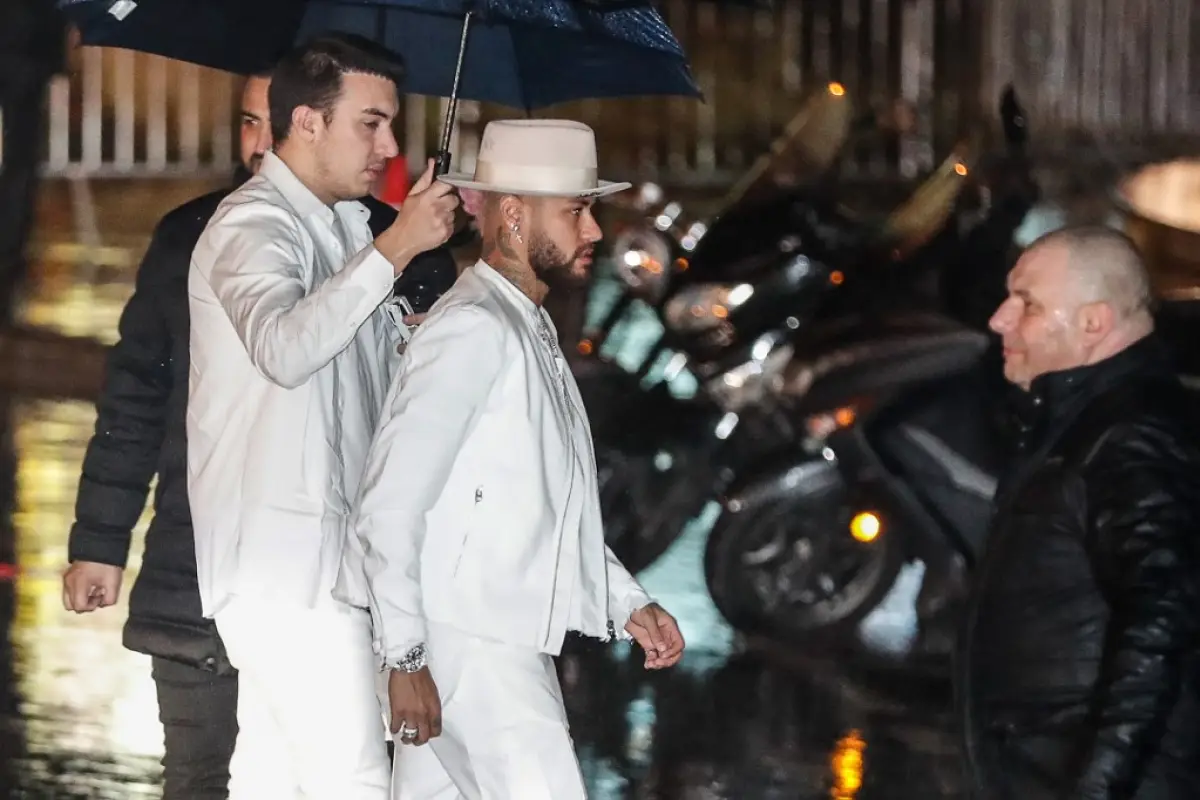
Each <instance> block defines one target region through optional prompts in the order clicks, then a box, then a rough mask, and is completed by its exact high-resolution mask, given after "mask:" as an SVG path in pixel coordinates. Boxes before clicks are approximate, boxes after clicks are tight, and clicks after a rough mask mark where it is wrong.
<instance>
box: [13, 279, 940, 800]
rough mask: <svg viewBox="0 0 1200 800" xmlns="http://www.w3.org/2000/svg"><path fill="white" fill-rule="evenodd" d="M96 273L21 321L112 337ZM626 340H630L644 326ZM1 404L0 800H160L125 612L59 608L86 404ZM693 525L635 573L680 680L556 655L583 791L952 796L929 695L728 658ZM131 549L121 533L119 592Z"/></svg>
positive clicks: (734, 646) (929, 691)
mask: <svg viewBox="0 0 1200 800" xmlns="http://www.w3.org/2000/svg"><path fill="white" fill-rule="evenodd" d="M104 277H105V279H104V280H103V281H99V282H98V288H97V289H95V290H94V291H89V290H88V289H87V288H86V287H84V288H81V287H79V286H78V285H77V284H72V285H69V286H68V285H67V284H63V283H62V282H57V283H56V282H54V281H49V282H48V281H46V280H40V281H39V282H38V283H37V284H36V286H35V292H34V294H33V296H32V297H31V298H30V299H29V305H28V307H29V309H30V316H33V317H36V318H37V321H38V322H39V323H41V324H45V325H48V326H51V327H55V328H58V329H60V330H64V331H69V332H71V333H75V334H81V335H94V336H98V337H100V338H101V339H103V340H106V341H111V340H112V338H113V334H114V331H115V321H116V315H117V312H118V311H119V308H120V304H121V303H123V301H124V298H125V297H126V296H127V294H128V290H129V275H128V274H127V273H126V274H117V273H112V274H108V275H106V276H104ZM631 330H632V331H633V332H632V333H630V332H629V331H626V334H628V336H629V341H630V342H631V343H633V344H636V340H637V339H638V337H639V335H641V334H639V333H638V332H639V331H644V328H642V327H639V326H634V328H632V329H631ZM631 346H632V345H631ZM0 404H2V405H3V407H2V408H0V422H2V423H3V425H2V426H0V433H2V434H3V437H2V439H3V444H2V448H0V514H2V516H3V519H2V520H0V524H2V525H4V526H5V527H4V528H3V530H2V533H0V562H3V564H5V565H8V564H12V563H16V564H19V565H20V568H19V570H15V571H14V570H13V569H12V568H10V567H6V566H0V569H3V570H4V572H3V573H2V574H0V626H3V631H0V633H2V634H3V635H2V636H0V642H3V648H2V649H0V797H13V798H37V799H38V800H41V799H42V798H91V799H94V800H101V799H102V798H114V799H115V798H153V797H158V796H159V792H160V790H159V788H158V776H159V774H160V767H159V765H158V760H159V758H160V756H161V753H162V730H161V727H160V725H159V723H158V719H157V708H156V705H155V697H154V685H153V683H152V682H151V680H150V667H149V660H148V659H147V658H146V657H144V656H141V655H138V654H136V653H131V652H129V651H126V650H124V649H123V648H122V646H121V635H120V634H121V625H122V623H123V621H124V616H125V607H124V603H123V602H122V603H121V604H120V605H118V606H116V607H113V608H110V609H106V610H104V611H101V612H98V613H94V614H91V615H85V616H76V615H74V614H68V613H67V612H65V611H63V609H62V604H61V584H60V581H59V573H60V570H61V569H62V566H63V564H64V561H65V557H66V540H67V532H68V530H69V528H70V524H71V522H72V519H73V504H74V498H75V489H76V485H77V482H78V473H79V468H80V463H81V460H82V457H83V450H84V448H85V446H86V444H87V440H88V438H89V437H90V435H91V432H92V423H93V420H94V412H93V409H92V407H91V405H90V404H88V403H82V402H74V401H71V402H67V401H47V400H38V399H30V398H0ZM14 478H15V484H16V487H15V491H14V489H13V486H12V484H13V479H14ZM10 509H11V513H10V511H9V510H10ZM145 521H146V520H145V518H144V519H143V525H142V526H140V527H139V531H140V530H141V529H142V528H144V523H145ZM706 522H709V521H708V520H705V519H701V520H698V521H697V522H696V523H695V524H694V525H693V526H692V528H691V529H690V530H689V531H688V533H687V535H686V536H684V537H683V538H682V539H680V541H678V542H677V543H676V545H675V546H674V547H673V548H672V550H671V551H669V552H668V553H667V554H666V555H665V556H664V557H663V558H662V559H661V560H660V561H659V562H658V563H657V564H655V565H653V566H652V567H651V568H650V569H649V570H647V571H646V572H645V573H644V574H643V575H642V578H643V580H644V582H645V584H646V586H647V588H648V589H649V591H650V592H651V594H652V595H654V596H656V597H657V598H658V599H660V600H661V601H662V602H663V604H664V605H665V606H667V607H668V608H669V609H671V610H672V611H673V612H674V613H675V614H676V615H677V616H678V617H679V619H680V623H681V625H682V627H683V629H684V635H685V637H686V638H687V639H688V641H689V643H690V649H689V652H688V654H687V656H686V658H685V661H684V664H683V665H681V667H680V668H678V669H676V670H674V671H671V672H668V673H656V674H648V673H646V672H645V671H644V670H642V669H641V668H640V665H639V662H638V660H637V659H636V658H627V656H628V655H629V648H628V647H627V646H624V645H620V646H616V647H613V648H607V649H605V648H600V647H594V646H591V645H589V644H585V643H582V642H577V643H574V646H573V647H571V648H570V650H569V652H568V654H567V655H566V656H564V658H563V659H562V663H561V664H560V666H561V670H562V673H563V683H564V688H565V691H566V695H567V698H568V710H569V712H570V715H571V720H572V730H573V734H574V736H575V740H576V744H577V747H578V749H579V753H580V756H581V760H582V763H583V764H584V769H585V773H586V776H587V779H588V783H589V786H590V791H591V796H592V797H593V798H596V800H617V799H618V798H627V799H628V800H651V799H652V798H653V799H656V800H724V799H726V798H728V799H730V800H777V799H778V800H783V799H784V798H787V800H805V799H807V798H833V799H834V800H849V799H850V798H862V800H872V799H874V800H888V799H890V798H896V799H897V800H899V798H905V800H908V799H909V798H922V800H938V798H953V797H960V796H962V794H963V793H962V791H961V778H960V775H961V771H960V759H959V756H958V753H957V750H956V746H955V739H954V736H953V733H952V731H953V725H952V718H951V716H950V714H949V696H948V691H947V689H946V687H945V686H944V685H941V684H940V683H938V682H936V681H935V682H930V683H921V682H916V681H913V680H911V679H908V678H901V677H899V675H900V673H891V672H889V673H879V672H877V671H863V670H861V669H857V668H856V667H855V665H853V664H848V663H844V662H839V661H837V660H824V661H822V660H820V659H819V656H820V655H821V654H805V655H806V656H807V657H808V658H809V660H807V661H805V660H801V659H799V658H779V657H778V656H770V657H765V656H756V655H747V654H744V653H742V652H741V647H740V645H739V643H738V641H737V638H736V637H735V636H734V634H733V632H732V631H730V630H729V629H728V627H727V626H725V625H724V623H723V622H722V621H721V620H720V618H719V617H718V616H717V613H716V611H715V609H714V608H713V607H712V604H711V602H710V601H709V599H708V595H707V593H706V591H705V588H704V583H703V578H702V575H701V570H700V563H701V554H702V551H703V545H704V535H705V532H706ZM140 552H141V537H140V535H137V534H135V536H134V544H133V550H132V552H131V557H130V569H129V571H128V573H127V576H126V581H127V582H126V586H125V587H124V588H125V589H126V590H127V588H128V586H129V581H131V580H132V579H133V578H134V577H135V573H136V568H137V565H138V563H139V560H140ZM914 581H919V576H914V575H911V574H909V575H907V576H906V577H903V578H902V579H901V581H900V584H901V585H898V587H897V589H896V591H895V592H894V593H893V594H894V597H893V598H892V599H891V600H890V601H889V603H887V604H885V608H884V609H882V610H881V611H880V612H879V613H878V614H876V615H874V617H873V618H871V619H868V621H867V623H866V626H865V628H866V629H865V630H864V634H865V636H864V638H866V639H867V640H869V641H873V642H875V644H877V645H878V646H879V647H883V648H887V647H892V648H893V649H895V648H897V647H899V648H902V647H903V644H904V642H905V641H907V639H908V637H909V636H910V635H911V597H912V594H913V592H914V590H915V583H914ZM123 594H124V592H123Z"/></svg>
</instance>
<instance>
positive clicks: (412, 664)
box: [383, 643, 425, 674]
mask: <svg viewBox="0 0 1200 800" xmlns="http://www.w3.org/2000/svg"><path fill="white" fill-rule="evenodd" d="M383 668H384V669H389V670H392V671H393V672H407V673H409V674H412V673H414V672H420V671H421V670H423V669H425V645H424V643H422V644H419V645H417V646H416V647H414V648H412V649H411V650H409V651H408V652H407V653H405V654H404V655H403V656H401V657H400V658H399V659H398V660H396V661H385V662H384V664H383Z"/></svg>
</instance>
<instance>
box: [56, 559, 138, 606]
mask: <svg viewBox="0 0 1200 800" xmlns="http://www.w3.org/2000/svg"><path fill="white" fill-rule="evenodd" d="M123 573H124V570H123V569H121V568H120V567H114V566H113V565H112V564H99V563H97V562H95V561H76V562H74V563H73V564H71V566H69V567H67V571H66V572H64V573H63V608H65V609H66V610H67V611H74V612H75V613H76V614H86V613H87V612H89V611H95V610H96V609H97V608H105V607H106V606H111V605H114V604H115V603H116V602H117V599H118V598H119V597H120V596H121V577H122V574H123Z"/></svg>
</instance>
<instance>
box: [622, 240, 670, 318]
mask: <svg viewBox="0 0 1200 800" xmlns="http://www.w3.org/2000/svg"><path fill="white" fill-rule="evenodd" d="M613 259H614V263H615V264H616V270H617V277H618V278H619V279H620V281H621V283H623V284H625V287H626V288H627V289H629V290H630V291H631V292H633V293H635V294H636V295H637V296H639V297H642V298H645V299H647V300H649V301H651V302H656V301H657V300H658V299H659V298H660V297H662V293H663V291H665V290H666V288H667V280H668V278H669V277H670V268H671V246H670V244H669V243H668V241H667V238H666V235H665V234H663V233H662V232H661V231H658V230H656V229H655V228H653V227H651V226H638V227H633V228H629V229H627V230H625V231H622V232H621V233H620V234H619V235H618V236H617V238H616V241H615V242H614V243H613Z"/></svg>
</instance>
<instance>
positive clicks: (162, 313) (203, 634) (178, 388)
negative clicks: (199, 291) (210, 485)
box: [69, 190, 453, 673]
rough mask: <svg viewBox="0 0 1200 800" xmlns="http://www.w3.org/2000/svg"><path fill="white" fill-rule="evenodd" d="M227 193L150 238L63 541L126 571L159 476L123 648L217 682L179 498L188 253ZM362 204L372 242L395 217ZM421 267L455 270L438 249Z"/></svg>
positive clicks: (191, 208) (87, 557) (371, 203)
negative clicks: (205, 673) (440, 264)
mask: <svg viewBox="0 0 1200 800" xmlns="http://www.w3.org/2000/svg"><path fill="white" fill-rule="evenodd" d="M228 193H229V190H224V191H220V192H214V193H213V194H208V195H205V196H204V197H200V198H197V199H195V200H192V201H191V202H189V203H186V204H184V205H182V206H180V207H179V208H177V209H175V210H174V211H172V212H170V213H169V214H167V215H166V216H165V217H163V219H162V221H161V222H159V224H158V227H157V228H156V229H155V231H154V236H153V238H152V240H151V242H150V248H149V249H148V250H147V251H146V255H145V257H144V258H143V260H142V264H141V267H140V269H139V270H138V275H137V284H136V288H135V290H134V293H133V296H132V297H131V298H130V300H129V303H128V304H127V305H126V307H125V310H124V312H123V313H122V315H121V324H120V341H118V342H117V344H116V345H115V346H114V347H113V349H112V352H111V354H110V355H109V361H108V368H107V377H106V380H105V386H104V391H103V393H102V394H101V396H100V400H99V402H98V403H97V418H96V433H95V435H94V436H93V438H92V440H91V442H90V443H89V444H88V448H87V453H86V455H85V456H84V461H83V476H82V479H81V480H80V484H79V495H78V497H77V499H76V503H75V525H74V526H73V527H72V529H71V536H70V540H69V557H70V560H71V561H96V562H100V563H102V564H113V565H115V566H119V567H124V566H125V563H126V560H127V558H128V556H129V540H130V533H131V531H132V530H133V527H134V525H135V524H136V523H137V520H138V517H139V516H140V515H141V513H142V509H143V508H144V507H145V504H146V494H147V493H148V491H149V485H150V481H151V479H152V478H153V477H154V476H155V474H157V475H158V486H157V489H156V491H155V497H154V512H155V513H154V518H153V520H152V521H151V523H150V528H149V530H148V531H147V533H146V544H145V552H144V555H143V559H142V566H141V570H140V572H139V574H138V578H137V581H136V583H135V584H134V586H133V589H132V592H131V594H130V596H129V620H128V622H127V623H126V625H125V634H124V642H125V646H126V647H128V648H129V649H131V650H136V651H138V652H141V653H147V654H149V655H152V656H159V657H161V658H167V659H170V660H173V661H180V662H182V663H185V664H190V665H192V666H195V667H199V668H202V669H207V670H211V671H215V672H219V673H225V672H229V671H231V670H232V667H230V665H229V661H228V658H227V657H226V656H225V651H224V647H223V646H222V645H221V641H220V637H218V636H217V632H216V627H215V626H214V625H213V623H212V621H211V620H206V619H204V617H203V615H202V614H201V611H200V592H199V588H198V586H197V583H196V551H195V545H194V542H193V539H192V519H191V510H190V508H189V506H188V497H187V449H186V413H187V395H188V364H189V359H188V297H187V275H188V266H189V263H190V261H191V255H192V250H193V249H194V248H195V246H196V242H197V241H198V240H199V238H200V234H201V233H203V232H204V228H205V226H206V225H207V224H208V220H209V218H210V217H211V216H212V215H213V213H214V212H215V211H216V209H217V206H218V205H219V204H220V202H221V200H222V199H224V197H225V195H226V194H228ZM363 202H364V203H365V204H366V205H367V207H368V208H369V209H370V210H371V219H370V224H371V229H372V231H373V232H374V233H375V234H376V235H378V234H379V233H381V232H382V231H383V230H384V229H386V228H387V226H388V225H390V224H391V222H392V220H394V219H395V217H396V212H395V211H394V210H393V209H392V208H391V207H390V206H387V205H385V204H383V203H380V202H378V201H377V200H374V199H373V198H364V200H363ZM418 258H419V259H421V260H426V259H437V260H439V261H446V260H450V261H453V256H452V255H451V254H450V252H449V251H448V250H446V249H444V248H441V249H438V250H433V251H430V252H428V253H423V254H421V256H419V257H418ZM414 263H416V261H415V260H414Z"/></svg>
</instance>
